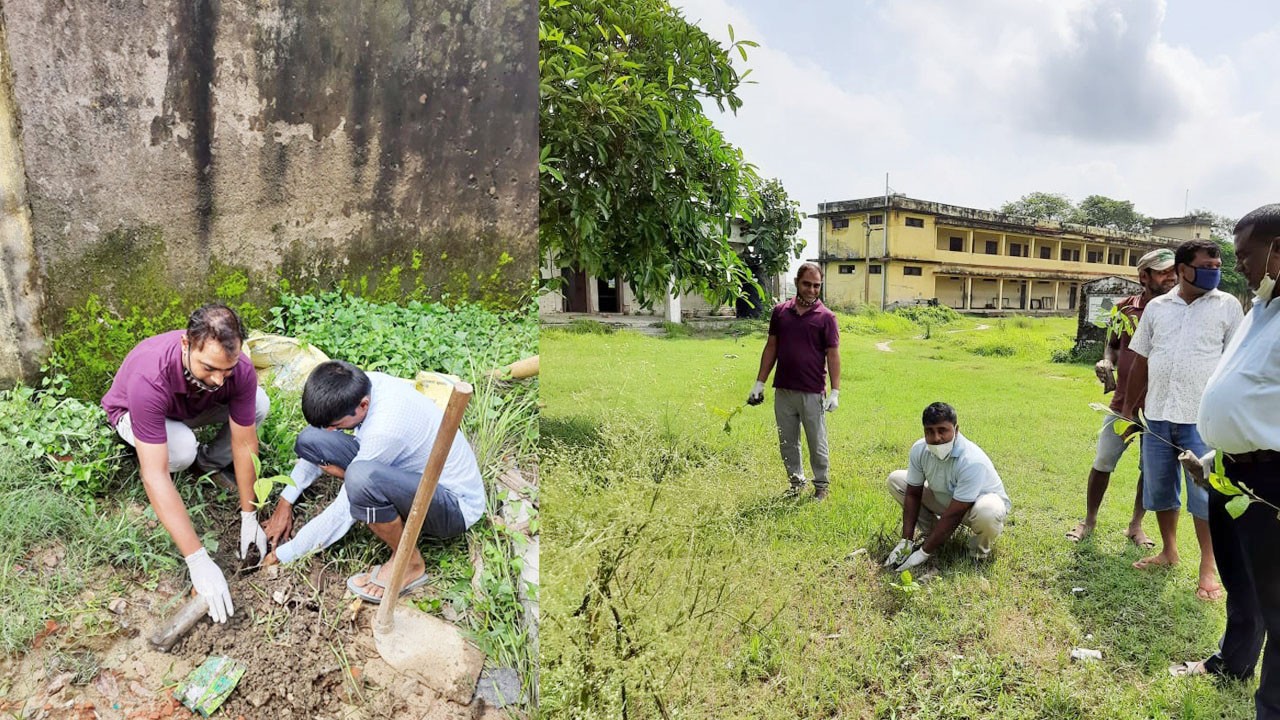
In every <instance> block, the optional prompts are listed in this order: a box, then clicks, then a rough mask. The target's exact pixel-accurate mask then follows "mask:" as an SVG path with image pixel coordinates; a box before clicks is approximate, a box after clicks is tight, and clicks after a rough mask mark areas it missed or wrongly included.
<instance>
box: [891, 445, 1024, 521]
mask: <svg viewBox="0 0 1280 720" xmlns="http://www.w3.org/2000/svg"><path fill="white" fill-rule="evenodd" d="M907 484H908V485H915V486H917V487H919V486H920V485H926V484H927V485H928V486H929V490H931V491H932V492H933V496H934V497H935V498H937V499H938V501H939V502H940V503H942V504H943V505H950V504H951V501H952V500H959V501H960V502H967V503H971V502H977V500H978V498H979V497H981V496H983V495H985V494H987V493H995V494H996V495H999V496H1000V499H1001V500H1003V501H1004V509H1005V511H1006V512H1008V511H1009V510H1012V509H1013V503H1012V502H1010V501H1009V496H1008V495H1006V494H1005V492H1004V483H1003V482H1001V481H1000V475H999V474H998V473H997V472H996V467H995V465H992V464H991V458H989V457H987V454H986V453H985V452H983V451H982V448H980V447H978V446H977V445H975V444H973V443H972V442H970V441H969V439H968V438H966V437H965V436H964V435H961V434H960V433H959V432H957V433H956V439H955V444H954V445H952V446H951V454H949V455H947V457H945V458H943V459H942V460H939V459H938V457H937V456H936V455H934V454H933V453H931V452H929V447H928V445H927V444H926V443H925V441H924V438H920V439H919V440H917V441H916V443H915V445H912V446H911V455H910V460H909V462H908V464H907Z"/></svg>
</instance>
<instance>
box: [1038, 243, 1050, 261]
mask: <svg viewBox="0 0 1280 720" xmlns="http://www.w3.org/2000/svg"><path fill="white" fill-rule="evenodd" d="M1052 255H1053V250H1052V249H1051V248H1050V247H1049V246H1048V245H1041V246H1040V259H1041V260H1049V259H1051V256H1052Z"/></svg>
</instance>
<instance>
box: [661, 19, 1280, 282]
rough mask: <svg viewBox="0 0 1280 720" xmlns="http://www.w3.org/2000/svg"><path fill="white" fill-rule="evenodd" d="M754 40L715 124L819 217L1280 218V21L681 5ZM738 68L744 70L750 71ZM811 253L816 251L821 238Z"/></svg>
mask: <svg viewBox="0 0 1280 720" xmlns="http://www.w3.org/2000/svg"><path fill="white" fill-rule="evenodd" d="M674 4H675V5H676V6H677V7H679V8H680V9H681V10H682V12H683V13H684V15H685V17H686V18H688V19H689V20H691V21H693V22H695V23H696V24H697V25H699V26H700V27H702V28H703V29H704V30H705V31H707V32H708V33H709V34H710V35H711V36H712V37H715V38H717V39H720V40H721V41H724V42H727V41H728V32H727V26H728V25H730V24H732V25H733V28H734V32H735V35H736V37H738V38H740V39H741V38H745V39H750V40H754V41H756V42H758V43H760V47H759V48H757V49H755V50H753V51H751V52H750V55H749V60H748V62H747V63H745V64H744V63H741V62H739V63H738V65H739V66H740V68H746V67H749V68H751V69H752V73H751V76H750V77H749V78H748V80H751V81H754V84H749V85H744V86H743V87H742V88H741V89H740V94H741V97H742V98H743V100H744V103H745V104H744V106H743V107H742V109H740V110H739V111H738V114H737V116H736V117H735V116H733V115H722V116H718V117H717V115H718V113H717V112H716V111H715V108H714V106H712V115H713V117H717V120H716V123H717V125H718V126H719V127H720V128H721V129H722V130H723V131H724V132H725V134H726V135H727V136H728V137H729V139H730V140H731V141H732V142H734V143H735V144H737V145H738V146H739V147H741V148H742V149H743V151H744V152H745V153H746V155H747V158H748V160H749V161H750V162H753V163H755V164H756V165H757V166H758V167H759V168H760V172H761V174H762V175H764V176H766V177H778V178H780V179H781V180H782V182H783V184H784V186H785V187H786V188H787V190H788V192H789V193H790V194H791V196H792V197H793V198H795V199H797V200H799V201H800V203H801V209H802V210H804V211H806V212H813V211H814V210H815V209H816V205H817V203H819V202H823V201H835V200H847V199H852V198H860V197H868V196H872V195H879V194H882V193H883V192H884V182H885V173H889V183H890V185H891V186H892V188H893V190H894V191H895V192H900V193H904V194H906V195H908V196H910V197H915V198H920V199H924V200H934V201H939V202H946V203H951V204H955V205H962V206H967V207H976V208H987V209H994V208H996V207H998V206H999V205H1001V204H1003V203H1004V202H1006V201H1009V200H1014V199H1017V198H1018V197H1020V196H1022V195H1024V194H1026V193H1029V192H1032V191H1045V192H1057V193H1064V194H1066V195H1067V196H1069V197H1071V198H1072V199H1073V200H1075V201H1077V202H1078V201H1079V200H1081V199H1083V198H1084V197H1085V196H1086V195H1090V194H1095V193H1096V194H1101V195H1107V196H1109V197H1113V198H1119V199H1124V200H1132V201H1133V202H1134V204H1135V206H1136V207H1137V209H1138V210H1139V211H1140V212H1142V213H1144V214H1147V215H1152V216H1156V217H1170V216H1176V215H1182V214H1183V211H1184V203H1187V202H1188V200H1187V196H1188V191H1189V196H1190V198H1189V208H1190V209H1192V210H1194V209H1197V208H1208V209H1210V210H1213V211H1214V212H1218V213H1221V214H1224V215H1229V216H1232V217H1238V216H1240V215H1242V214H1244V213H1245V212H1248V211H1249V210H1251V209H1253V208H1254V207H1257V206H1258V205H1261V204H1264V203H1268V202H1280V133H1277V130H1278V129H1280V112H1278V111H1280V6H1274V5H1273V4H1272V3H1269V2H1262V1H1260V0H1254V1H1245V0H1220V1H1219V2H1216V3H1204V2H1195V1H1193V0H1169V1H1168V2H1165V1H1163V0H849V1H847V2H846V1H842V0H823V1H821V2H797V3H780V2H777V1H776V0H674ZM735 59H738V60H740V59H739V58H737V57H736V55H735ZM802 235H804V237H806V238H808V239H809V240H810V243H809V246H808V247H807V248H806V251H805V256H806V257H810V256H812V255H814V254H816V251H817V228H816V224H815V222H814V221H807V222H806V223H805V227H804V230H803V231H802Z"/></svg>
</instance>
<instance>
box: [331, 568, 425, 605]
mask: <svg viewBox="0 0 1280 720" xmlns="http://www.w3.org/2000/svg"><path fill="white" fill-rule="evenodd" d="M381 569H382V565H374V566H373V567H372V568H369V570H368V572H358V573H356V574H355V575H352V576H351V577H349V578H347V589H348V590H350V591H351V594H352V595H355V596H356V597H358V598H360V599H361V600H364V601H365V602H367V603H370V604H373V605H377V604H379V603H381V602H382V598H381V597H378V596H377V595H370V594H369V592H368V591H367V590H365V588H367V587H368V586H370V585H374V586H376V587H380V588H382V589H383V590H386V589H387V584H386V583H384V582H382V581H381V580H379V579H378V571H379V570H381ZM360 576H367V577H368V578H369V579H368V581H367V582H365V584H364V585H356V578H358V577H360ZM428 579H429V578H428V577H427V574H426V573H425V572H424V573H422V574H421V575H419V576H418V577H416V578H414V579H412V580H409V581H407V582H405V584H404V587H403V588H401V589H400V597H404V596H405V593H408V592H409V591H410V590H414V589H415V588H419V587H422V586H423V585H425V584H427V580H428Z"/></svg>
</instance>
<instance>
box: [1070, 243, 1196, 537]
mask: <svg viewBox="0 0 1280 720" xmlns="http://www.w3.org/2000/svg"><path fill="white" fill-rule="evenodd" d="M1177 283H1178V277H1177V275H1176V274H1175V273H1174V269H1173V251H1172V250H1170V249H1168V248H1160V249H1159V250H1152V251H1151V252H1149V253H1147V254H1146V255H1143V256H1142V258H1141V259H1140V260H1138V284H1139V285H1141V286H1142V293H1141V294H1139V295H1131V296H1129V297H1127V298H1124V299H1122V300H1121V301H1120V302H1118V303H1116V308H1117V309H1118V310H1119V312H1121V313H1124V315H1125V316H1127V317H1128V318H1129V319H1130V320H1131V321H1132V323H1133V325H1132V327H1135V328H1136V327H1137V326H1138V320H1139V319H1141V318H1142V311H1143V310H1145V309H1146V307H1147V303H1148V302H1150V301H1151V299H1152V298H1154V297H1157V296H1160V295H1163V294H1165V293H1167V292H1169V291H1170V290H1172V289H1173V286H1174V285H1176V284H1177ZM1132 339H1133V333H1132V332H1123V331H1121V332H1116V333H1114V334H1112V335H1111V337H1110V340H1109V342H1108V344H1107V345H1106V346H1105V347H1104V348H1103V356H1102V359H1101V360H1099V361H1098V364H1097V365H1096V366H1095V368H1094V370H1095V371H1096V372H1097V375H1098V380H1099V381H1100V382H1101V383H1102V386H1103V388H1104V389H1105V390H1108V391H1109V390H1115V396H1114V397H1113V398H1112V400H1111V411H1112V413H1111V414H1109V415H1107V417H1106V419H1105V420H1103V421H1102V432H1101V433H1099V435H1098V449H1097V453H1096V454H1095V455H1094V458H1093V467H1092V468H1090V469H1089V480H1088V486H1087V489H1086V490H1085V508H1084V520H1082V521H1081V522H1080V523H1079V524H1078V525H1076V526H1075V528H1073V529H1072V530H1071V531H1070V532H1068V533H1067V539H1068V540H1070V541H1071V542H1079V541H1080V540H1083V539H1084V538H1085V537H1087V536H1088V535H1089V533H1091V532H1093V526H1094V525H1095V524H1096V523H1097V521H1098V508H1099V507H1101V506H1102V497H1103V496H1104V495H1105V494H1106V492H1107V485H1109V484H1110V482H1111V473H1112V472H1113V471H1115V469H1116V465H1117V464H1118V463H1119V462H1120V457H1121V456H1122V455H1124V451H1125V450H1126V449H1127V448H1128V443H1126V442H1125V440H1126V439H1127V438H1125V437H1122V436H1121V435H1118V434H1117V433H1116V432H1115V429H1114V426H1115V421H1116V415H1118V414H1119V413H1120V412H1122V411H1123V409H1124V403H1125V391H1126V388H1125V384H1126V383H1127V382H1128V379H1129V368H1131V367H1133V355H1134V353H1133V351H1132V350H1130V349H1129V341H1130V340H1132ZM1113 372H1114V373H1115V375H1113V374H1112V373H1113ZM1117 377H1118V379H1119V380H1118V382H1117ZM1144 395H1145V392H1144ZM1142 406H1143V401H1142V399H1138V400H1137V401H1136V402H1135V407H1138V408H1141V407H1142ZM1139 442H1141V440H1139ZM1145 515H1146V510H1144V509H1143V507H1142V470H1141V468H1139V470H1138V491H1137V495H1136V496H1135V497H1134V500H1133V515H1132V516H1131V517H1130V519H1129V527H1128V529H1126V530H1125V533H1124V534H1125V537H1127V538H1129V539H1130V540H1131V541H1133V544H1134V545H1137V546H1138V547H1141V548H1153V547H1155V545H1156V544H1155V542H1154V541H1153V540H1151V538H1149V537H1147V534H1146V533H1145V532H1143V530H1142V518H1143V517H1144V516H1145Z"/></svg>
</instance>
